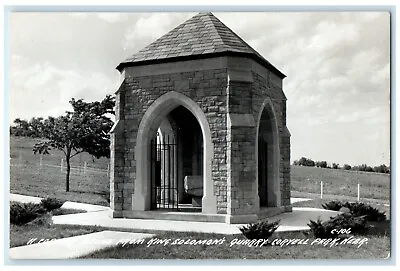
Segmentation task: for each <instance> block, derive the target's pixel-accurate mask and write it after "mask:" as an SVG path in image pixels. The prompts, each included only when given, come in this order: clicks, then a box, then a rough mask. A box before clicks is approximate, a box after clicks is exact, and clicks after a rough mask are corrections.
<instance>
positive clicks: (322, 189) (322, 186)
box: [321, 181, 324, 199]
mask: <svg viewBox="0 0 400 271" xmlns="http://www.w3.org/2000/svg"><path fill="white" fill-rule="evenodd" d="M323 191H324V183H323V182H322V181H321V199H322V195H323V193H324V192H323Z"/></svg>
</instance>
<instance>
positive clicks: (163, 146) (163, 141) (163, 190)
mask: <svg viewBox="0 0 400 271" xmlns="http://www.w3.org/2000/svg"><path fill="white" fill-rule="evenodd" d="M161 146H162V155H163V159H162V161H163V167H162V169H161V172H162V173H163V174H162V176H163V178H162V184H161V187H162V193H163V198H162V204H163V207H165V138H164V135H163V139H162V144H161Z"/></svg>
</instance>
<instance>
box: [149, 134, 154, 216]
mask: <svg viewBox="0 0 400 271" xmlns="http://www.w3.org/2000/svg"><path fill="white" fill-rule="evenodd" d="M153 164H154V162H153V140H151V141H150V182H151V186H150V187H151V188H150V191H151V192H150V193H151V208H154V184H153V166H154V165H153Z"/></svg>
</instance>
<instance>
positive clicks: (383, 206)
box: [293, 199, 391, 220]
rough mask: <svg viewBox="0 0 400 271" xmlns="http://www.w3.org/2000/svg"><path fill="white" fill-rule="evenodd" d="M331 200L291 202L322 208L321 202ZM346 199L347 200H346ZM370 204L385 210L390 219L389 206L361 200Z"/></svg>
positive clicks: (295, 205) (302, 205)
mask: <svg viewBox="0 0 400 271" xmlns="http://www.w3.org/2000/svg"><path fill="white" fill-rule="evenodd" d="M329 201H331V200H330V199H329V200H328V199H322V200H321V199H313V200H309V201H301V202H296V203H294V204H293V207H313V208H322V204H324V203H327V202H329ZM346 201H347V200H346ZM361 202H364V203H367V204H369V205H371V206H372V207H374V208H376V209H378V210H379V211H381V212H385V215H386V219H388V220H390V211H391V209H390V206H385V205H383V204H377V203H376V202H369V201H361Z"/></svg>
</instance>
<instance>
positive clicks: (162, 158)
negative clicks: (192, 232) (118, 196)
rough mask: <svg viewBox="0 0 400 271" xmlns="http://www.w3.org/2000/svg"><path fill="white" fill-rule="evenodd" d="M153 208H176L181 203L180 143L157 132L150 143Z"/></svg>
mask: <svg viewBox="0 0 400 271" xmlns="http://www.w3.org/2000/svg"><path fill="white" fill-rule="evenodd" d="M150 161H151V162H150V179H151V208H152V209H176V210H178V207H179V206H178V205H179V189H178V144H177V143H176V140H174V138H172V137H171V136H169V135H165V134H160V133H158V132H157V137H156V138H154V139H153V140H151V143H150Z"/></svg>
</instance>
